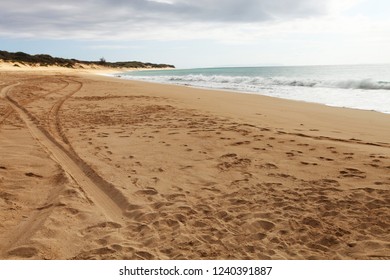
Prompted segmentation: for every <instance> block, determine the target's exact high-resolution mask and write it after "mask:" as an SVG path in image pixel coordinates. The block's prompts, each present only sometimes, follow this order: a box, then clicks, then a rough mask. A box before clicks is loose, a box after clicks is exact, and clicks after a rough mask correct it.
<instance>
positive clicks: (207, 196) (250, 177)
mask: <svg viewBox="0 0 390 280" xmlns="http://www.w3.org/2000/svg"><path fill="white" fill-rule="evenodd" d="M0 89H1V98H0V154H1V157H0V209H1V211H0V216H1V221H2V222H1V223H0V258H1V259H389V257H390V233H389V230H390V224H389V221H390V207H389V205H390V126H389V123H390V115H385V114H379V113H375V112H364V111H358V110H348V109H340V108H330V107H325V106H321V105H315V104H305V103H300V102H292V101H284V100H278V99H273V98H268V97H260V96H253V95H242V94H236V93H225V92H218V91H206V90H199V89H191V88H185V87H175V86H168V85H155V84H146V83H139V82H130V81H122V80H114V79H110V78H105V77H97V76H91V75H87V74H85V73H76V72H74V73H70V72H66V73H65V72H54V71H53V72H48V71H46V72H45V73H43V72H41V73H38V72H17V71H14V72H5V71H3V72H0Z"/></svg>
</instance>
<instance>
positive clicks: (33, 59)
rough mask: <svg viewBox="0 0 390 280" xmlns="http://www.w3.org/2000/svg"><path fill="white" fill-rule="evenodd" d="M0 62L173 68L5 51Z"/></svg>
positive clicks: (38, 64)
mask: <svg viewBox="0 0 390 280" xmlns="http://www.w3.org/2000/svg"><path fill="white" fill-rule="evenodd" d="M0 60H3V61H5V62H11V63H20V64H23V65H24V64H28V65H34V66H60V67H67V68H76V67H77V64H85V65H90V66H93V65H101V66H105V67H111V68H175V66H173V65H169V64H154V63H145V62H139V61H125V62H107V61H106V60H105V59H104V58H101V59H100V60H99V61H83V60H77V59H65V58H59V57H52V56H50V55H48V54H37V55H30V54H27V53H24V52H16V53H11V52H7V51H0Z"/></svg>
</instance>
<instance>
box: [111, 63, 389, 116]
mask: <svg viewBox="0 0 390 280" xmlns="http://www.w3.org/2000/svg"><path fill="white" fill-rule="evenodd" d="M115 76H117V77H120V78H124V79H133V80H141V81H148V82H156V83H167V84H175V85H185V86H192V87H199V88H211V89H223V90H230V91H237V92H242V93H250V94H260V95H267V96H273V97H278V98H284V99H292V100H299V101H306V102H314V103H320V104H325V105H328V106H336V107H346V108H354V109H362V110H373V111H378V112H382V113H386V114H390V65H344V66H296V67H295V66H294V67H293V66H289V67H281V66H278V67H276V66H275V67H224V68H198V69H175V70H151V71H131V72H126V73H120V74H116V75H115Z"/></svg>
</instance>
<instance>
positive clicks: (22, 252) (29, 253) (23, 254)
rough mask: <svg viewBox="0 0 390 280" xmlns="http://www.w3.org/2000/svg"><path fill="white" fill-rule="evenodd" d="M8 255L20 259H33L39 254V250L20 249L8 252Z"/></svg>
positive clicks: (31, 248) (32, 248) (30, 248)
mask: <svg viewBox="0 0 390 280" xmlns="http://www.w3.org/2000/svg"><path fill="white" fill-rule="evenodd" d="M8 254H9V255H11V256H16V257H20V258H32V257H34V256H35V255H37V254H38V250H37V249H36V248H34V247H19V248H16V249H13V250H11V251H8Z"/></svg>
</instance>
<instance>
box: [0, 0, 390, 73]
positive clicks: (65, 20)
mask: <svg viewBox="0 0 390 280" xmlns="http://www.w3.org/2000/svg"><path fill="white" fill-rule="evenodd" d="M389 12H390V1H388V0H195V1H190V0H83V1H80V0H34V1H31V0H12V1H5V0H1V2H0V50H6V51H11V52H16V51H23V52H26V53H30V54H50V55H52V56H58V57H64V58H76V59H81V60H99V59H100V58H102V57H104V58H105V59H106V60H107V61H132V60H137V61H143V62H153V63H169V64H174V65H175V66H176V67H177V68H194V67H220V66H264V65H335V64H374V63H390V51H389V50H390V17H388V14H389Z"/></svg>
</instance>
